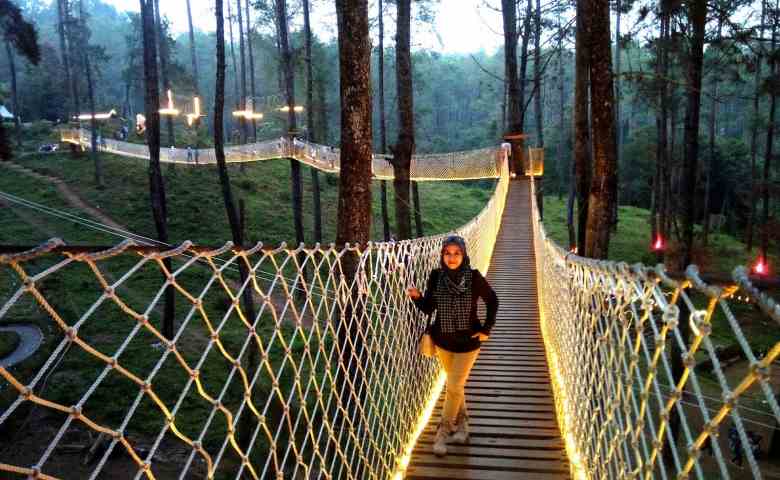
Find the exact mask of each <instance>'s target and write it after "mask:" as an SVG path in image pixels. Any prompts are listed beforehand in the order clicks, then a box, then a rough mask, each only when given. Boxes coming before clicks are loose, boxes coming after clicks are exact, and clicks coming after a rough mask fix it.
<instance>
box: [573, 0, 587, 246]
mask: <svg viewBox="0 0 780 480" xmlns="http://www.w3.org/2000/svg"><path fill="white" fill-rule="evenodd" d="M586 1H587V0H577V32H576V35H575V44H576V46H575V58H574V62H575V67H574V73H575V80H574V172H575V177H576V179H577V251H578V252H579V253H580V254H581V255H582V254H584V252H585V231H586V226H587V221H588V194H589V192H590V181H591V180H590V176H591V170H590V169H591V158H590V157H591V152H590V148H591V145H590V114H589V108H588V90H589V89H588V85H589V83H590V81H589V78H588V77H589V75H590V71H589V67H588V63H589V61H590V54H589V53H588V48H589V43H590V41H589V39H588V28H587V24H586V21H585V15H586V9H587V6H586V5H585V2H586Z"/></svg>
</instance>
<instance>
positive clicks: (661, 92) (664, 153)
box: [618, 0, 670, 263]
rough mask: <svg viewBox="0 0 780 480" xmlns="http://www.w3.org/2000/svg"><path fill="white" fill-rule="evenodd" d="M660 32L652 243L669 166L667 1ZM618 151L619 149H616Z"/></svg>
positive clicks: (661, 223)
mask: <svg viewBox="0 0 780 480" xmlns="http://www.w3.org/2000/svg"><path fill="white" fill-rule="evenodd" d="M660 20H661V32H660V35H659V38H658V40H657V42H656V77H657V81H658V110H657V113H656V117H655V125H656V135H657V141H656V144H657V146H656V151H655V178H654V181H653V196H654V198H655V201H654V202H653V211H652V212H651V217H652V218H651V221H650V242H655V241H656V238H658V237H660V238H661V239H662V241H666V236H667V234H666V201H667V197H668V193H667V191H666V184H667V182H666V178H667V177H668V173H667V169H668V165H669V158H668V156H669V147H668V137H669V132H668V128H667V127H668V122H669V106H668V95H667V91H668V86H667V85H668V82H667V78H666V76H667V70H668V68H667V67H668V58H669V54H668V50H669V44H668V43H669V40H670V39H669V21H670V20H669V2H668V1H667V0H662V1H661V19H660ZM618 151H619V150H618ZM664 255H665V249H658V250H656V258H657V261H658V262H660V263H663V261H664Z"/></svg>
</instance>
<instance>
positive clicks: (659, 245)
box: [650, 235, 666, 252]
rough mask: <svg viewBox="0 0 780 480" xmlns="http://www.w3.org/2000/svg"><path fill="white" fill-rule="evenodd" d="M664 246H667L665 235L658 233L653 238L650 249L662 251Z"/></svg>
mask: <svg viewBox="0 0 780 480" xmlns="http://www.w3.org/2000/svg"><path fill="white" fill-rule="evenodd" d="M664 248H666V244H665V243H664V239H663V237H661V235H656V236H655V240H653V244H652V245H651V246H650V250H652V251H654V252H661V251H663V249H664Z"/></svg>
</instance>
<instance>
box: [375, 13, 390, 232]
mask: <svg viewBox="0 0 780 480" xmlns="http://www.w3.org/2000/svg"><path fill="white" fill-rule="evenodd" d="M378 9H379V11H378V13H377V18H378V19H379V139H380V142H381V147H380V153H382V154H386V153H387V127H386V124H385V21H384V13H385V11H384V8H383V7H382V0H379V1H378ZM379 184H380V186H381V202H382V235H383V238H384V240H385V242H388V241H390V217H389V216H388V212H387V181H386V180H380V181H379Z"/></svg>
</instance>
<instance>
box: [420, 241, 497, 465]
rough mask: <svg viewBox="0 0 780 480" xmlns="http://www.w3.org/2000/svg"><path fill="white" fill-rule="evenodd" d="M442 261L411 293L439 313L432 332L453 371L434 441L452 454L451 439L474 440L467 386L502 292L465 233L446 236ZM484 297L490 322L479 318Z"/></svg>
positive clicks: (437, 450) (439, 452) (440, 451)
mask: <svg viewBox="0 0 780 480" xmlns="http://www.w3.org/2000/svg"><path fill="white" fill-rule="evenodd" d="M439 263H440V268H437V269H435V270H433V271H432V272H431V273H430V276H429V277H428V283H427V286H426V288H425V295H423V294H422V293H421V292H420V291H419V290H418V289H417V288H414V287H411V288H409V289H408V290H407V294H408V295H409V298H411V299H412V300H413V301H414V304H415V305H416V306H417V308H419V309H420V310H422V311H423V312H424V313H425V314H427V315H432V314H433V312H434V311H435V312H436V319H435V320H434V321H433V322H431V325H430V327H429V332H428V333H429V334H430V335H431V338H432V339H433V343H434V344H435V345H436V354H437V356H438V357H439V360H440V361H441V363H442V366H443V367H444V371H445V372H446V373H447V394H446V396H445V399H444V408H443V409H442V413H441V423H440V424H439V427H438V429H437V430H436V438H435V440H434V444H433V452H434V453H435V454H436V455H439V456H442V455H446V454H447V443H466V442H468V438H469V426H468V412H467V411H466V398H465V392H464V387H465V386H466V380H468V377H469V373H470V372H471V367H472V366H473V365H474V362H475V361H476V360H477V356H478V355H479V348H480V346H481V345H482V343H483V342H485V341H487V339H488V337H489V336H490V329H491V328H493V324H495V322H496V312H497V311H498V297H497V296H496V292H494V291H493V289H492V288H491V287H490V285H489V284H488V282H487V280H485V277H483V276H482V274H481V273H479V270H476V269H472V268H471V264H470V262H469V257H468V255H467V254H466V242H465V241H464V240H463V238H461V237H458V236H454V235H453V236H450V237H447V238H446V239H445V240H444V243H443V244H442V248H441V259H440V262H439ZM479 298H481V299H482V300H483V301H484V302H485V305H486V306H487V316H486V318H485V323H484V325H483V324H481V323H480V321H479V319H478V318H477V299H479Z"/></svg>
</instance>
